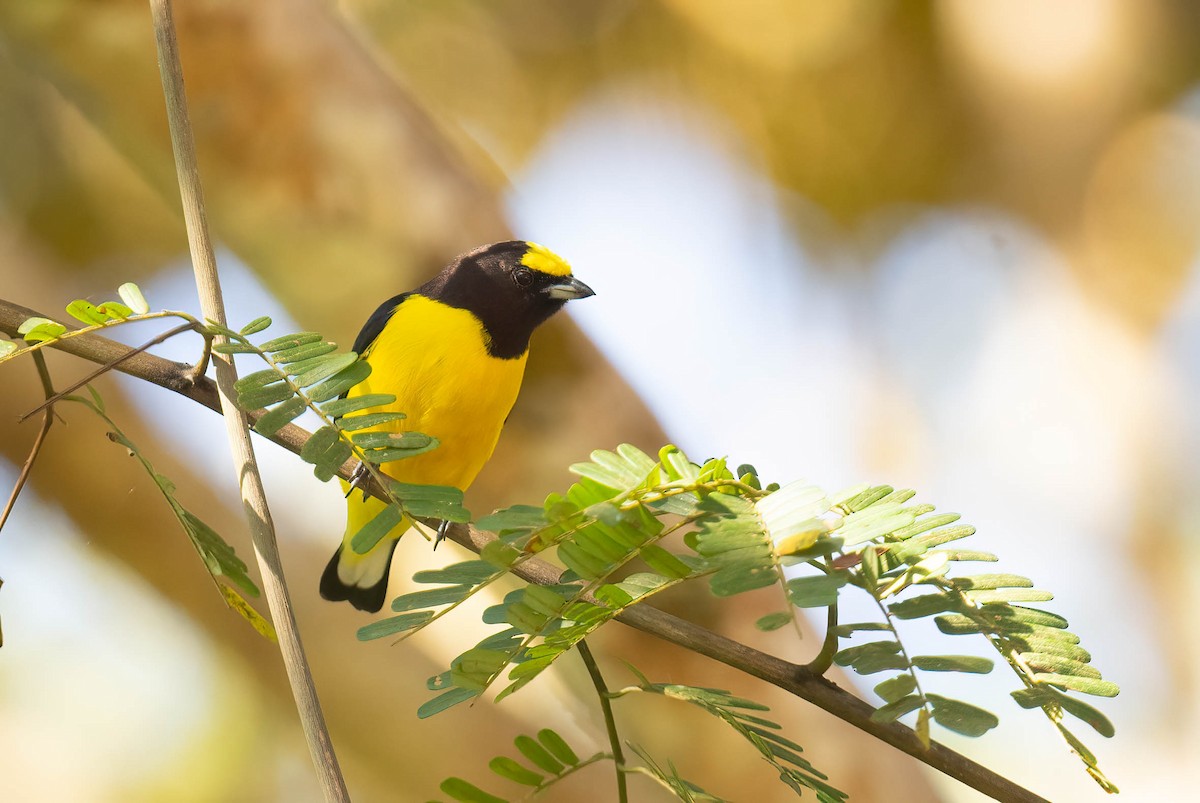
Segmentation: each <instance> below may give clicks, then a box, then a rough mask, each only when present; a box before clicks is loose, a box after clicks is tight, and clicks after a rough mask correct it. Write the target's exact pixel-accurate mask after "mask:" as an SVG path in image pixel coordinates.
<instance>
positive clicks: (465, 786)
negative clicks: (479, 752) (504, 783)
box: [439, 778, 508, 803]
mask: <svg viewBox="0 0 1200 803" xmlns="http://www.w3.org/2000/svg"><path fill="white" fill-rule="evenodd" d="M439 788H440V789H441V790H442V791H443V792H445V793H446V794H448V795H449V796H450V797H452V798H454V799H455V800H458V801H462V803H508V801H507V800H505V799H504V798H502V797H496V796H495V795H493V794H489V793H487V792H485V791H483V790H482V789H480V788H479V787H478V786H475V785H474V784H470V783H467V782H466V781H464V780H463V779H462V778H447V779H446V780H444V781H442V785H441V786H440V787H439Z"/></svg>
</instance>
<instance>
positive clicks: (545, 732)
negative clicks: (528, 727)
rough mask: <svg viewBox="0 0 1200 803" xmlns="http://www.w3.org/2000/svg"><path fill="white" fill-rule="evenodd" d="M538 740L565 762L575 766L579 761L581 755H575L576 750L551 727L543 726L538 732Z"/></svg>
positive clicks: (553, 754)
mask: <svg viewBox="0 0 1200 803" xmlns="http://www.w3.org/2000/svg"><path fill="white" fill-rule="evenodd" d="M537 738H538V741H539V742H541V743H542V746H543V747H545V748H546V749H547V750H549V751H550V754H551V755H552V756H554V757H555V758H557V759H558V760H559V761H561V762H562V763H564V764H568V765H570V766H572V767H574V766H575V765H576V764H578V763H579V756H577V755H575V751H574V750H572V749H571V747H570V746H569V745H568V744H567V743H566V741H564V740H563V737H561V736H559V735H558V734H557V733H555V732H554V731H552V730H550V729H549V728H543V729H542V730H540V731H538V733H537Z"/></svg>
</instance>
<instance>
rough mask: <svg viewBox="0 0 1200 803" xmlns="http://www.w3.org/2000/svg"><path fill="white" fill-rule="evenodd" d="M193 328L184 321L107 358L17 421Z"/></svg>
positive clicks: (36, 353)
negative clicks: (105, 361)
mask: <svg viewBox="0 0 1200 803" xmlns="http://www.w3.org/2000/svg"><path fill="white" fill-rule="evenodd" d="M195 328H196V326H195V324H191V323H185V324H182V325H180V326H176V327H175V328H174V329H168V330H167V331H165V332H163V333H162V334H161V335H158V336H157V337H154V338H152V339H150V340H147V341H146V342H145V343H143V344H142V345H140V346H138V347H137V348H134V349H130V350H129V352H128V353H126V354H122V355H121V356H120V357H116V358H115V359H112V360H109V361H108V362H107V363H105V364H104V365H101V366H100V367H99V368H97V369H96V370H95V371H92V372H91V373H90V374H88V375H87V376H85V377H84V378H83V379H80V380H79V381H78V382H73V383H72V384H70V385H68V386H67V387H66V389H64V390H60V391H59V392H58V393H55V394H54V395H53V396H51V397H50V398H48V399H46V401H44V402H42V403H41V404H39V405H38V406H37V407H34V408H33V409H32V410H30V411H29V412H27V413H24V414H22V415H21V416H20V417H19V418H18V419H17V421H18V422H21V421H24V420H25V419H26V418H29V416H31V415H33V414H35V413H38V412H40V411H42V410H44V409H46V408H47V407H49V406H50V405H52V404H54V403H55V402H56V401H58V400H59V399H61V398H62V397H63V396H69V395H70V394H72V393H74V392H75V391H77V390H79V389H80V388H81V387H83V386H84V385H86V384H88V383H89V382H91V381H92V380H93V379H95V378H96V377H98V376H100V375H101V374H105V373H108V372H109V371H111V370H113V369H114V368H116V367H117V366H118V365H120V364H121V363H123V362H124V361H125V360H128V359H129V358H130V357H132V356H134V355H135V354H141V353H142V352H144V351H145V350H146V349H148V348H150V347H151V346H157V345H158V344H159V343H162V342H165V341H167V340H170V339H171V338H172V337H175V335H181V334H183V333H184V332H187V331H191V330H194V329H195ZM41 356H42V355H41V353H40V352H34V357H38V358H40V357H41Z"/></svg>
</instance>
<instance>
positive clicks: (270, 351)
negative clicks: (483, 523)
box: [207, 317, 471, 554]
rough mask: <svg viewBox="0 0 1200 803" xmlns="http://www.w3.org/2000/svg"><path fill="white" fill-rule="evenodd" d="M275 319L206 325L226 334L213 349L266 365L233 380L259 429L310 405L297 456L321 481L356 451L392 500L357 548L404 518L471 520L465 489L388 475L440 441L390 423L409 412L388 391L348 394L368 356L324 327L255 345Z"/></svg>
mask: <svg viewBox="0 0 1200 803" xmlns="http://www.w3.org/2000/svg"><path fill="white" fill-rule="evenodd" d="M270 325H271V319H270V318H265V317H264V318H257V319H255V320H254V321H251V322H250V323H249V324H247V325H246V326H244V327H242V328H241V329H240V330H238V331H234V330H232V329H229V328H228V327H223V326H219V325H217V324H214V323H212V322H211V321H210V322H209V323H208V324H207V328H208V330H209V331H211V332H212V333H213V334H218V335H221V336H223V337H224V338H226V339H227V342H224V343H218V344H216V345H215V346H213V350H214V351H217V352H220V353H222V354H253V355H256V356H258V357H259V358H260V359H261V360H262V361H263V362H264V363H265V364H266V365H267V367H266V368H264V369H262V370H260V371H255V372H253V373H251V374H247V375H246V376H244V377H242V378H240V379H239V380H238V381H237V383H236V385H235V390H236V391H237V403H238V406H239V407H241V408H242V409H243V410H246V411H247V412H258V411H262V412H261V414H259V415H258V418H257V420H256V421H255V422H254V431H255V432H258V433H259V434H260V435H264V436H266V437H270V436H271V435H274V434H275V433H276V432H278V431H279V430H280V429H282V428H283V427H284V426H286V425H287V424H289V423H291V422H292V421H293V420H295V419H296V418H298V417H299V416H300V415H301V414H302V413H304V412H305V411H311V412H312V413H314V414H316V416H317V417H318V418H319V419H320V421H321V426H320V428H318V429H317V430H316V431H315V432H314V433H313V434H312V437H310V438H309V439H308V441H307V442H306V443H305V444H304V447H303V448H302V449H301V451H300V457H301V459H303V460H304V461H305V462H307V463H310V464H311V465H312V466H313V474H314V475H315V476H316V477H317V479H319V480H321V481H322V482H327V481H329V480H330V479H332V478H333V477H334V476H336V475H337V472H338V470H339V469H341V467H342V464H344V463H345V462H346V461H347V460H349V459H350V458H351V457H354V458H357V459H358V460H359V462H360V465H361V466H362V469H363V470H364V471H366V472H367V473H369V474H370V475H371V476H372V478H373V479H374V480H375V481H376V483H377V484H378V485H379V487H381V488H383V489H384V491H385V492H386V493H387V495H388V498H389V501H390V502H391V503H392V504H390V505H389V506H387V507H385V508H383V509H382V510H381V511H380V512H379V513H378V514H377V515H376V516H375V518H373V519H372V520H370V521H368V522H367V523H366V524H364V525H363V527H362V528H361V529H360V530H359V532H358V533H356V534H355V536H354V538H353V539H352V541H351V547H352V548H353V549H354V550H355V551H356V552H358V553H359V554H362V553H365V552H368V551H370V549H371V548H372V547H374V546H375V545H376V544H377V543H379V541H380V540H381V539H382V538H383V537H384V536H386V535H387V534H388V533H389V532H391V531H392V529H394V528H395V527H396V526H397V525H399V524H400V523H401V521H402V520H403V519H404V518H405V517H406V516H407V517H420V518H434V519H441V520H443V521H460V522H461V521H468V520H469V519H470V517H471V516H470V513H469V512H468V511H467V510H466V509H465V508H464V507H463V506H462V491H460V490H459V489H457V488H451V487H448V486H438V485H413V484H409V483H402V482H398V481H396V480H393V479H391V478H390V477H388V476H387V475H386V474H385V473H383V472H382V471H381V470H380V468H379V467H380V466H382V465H383V464H385V463H389V462H393V461H396V460H405V459H407V458H410V457H416V456H417V455H421V454H425V453H426V452H429V451H431V450H433V449H436V448H437V447H438V441H437V439H436V438H434V437H431V436H429V435H425V434H423V433H420V432H410V431H400V430H398V429H396V428H395V427H394V426H393V425H394V424H395V423H396V422H399V421H402V420H404V417H405V415H404V413H403V412H399V411H395V410H380V409H378V408H380V407H381V406H386V405H390V404H394V403H395V402H396V397H395V396H393V395H391V394H384V393H372V394H364V395H360V396H353V397H348V396H347V395H346V394H347V393H348V392H349V391H350V389H351V388H353V387H354V386H355V385H358V384H359V383H361V382H362V381H363V380H365V379H366V378H367V377H368V376H370V375H371V366H370V364H369V363H367V362H365V361H363V360H360V359H359V358H358V354H357V353H355V352H353V351H349V352H342V351H339V350H338V347H337V344H336V343H334V342H333V341H331V340H326V339H325V338H324V337H323V336H322V335H321V334H320V333H319V332H296V333H292V334H287V335H283V336H280V337H275V338H272V339H270V340H267V341H265V342H263V343H259V344H257V345H256V344H255V343H253V342H251V340H250V336H251V335H254V334H258V333H259V332H261V331H263V330H264V329H266V328H267V327H269V326H270Z"/></svg>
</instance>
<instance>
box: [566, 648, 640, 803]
mask: <svg viewBox="0 0 1200 803" xmlns="http://www.w3.org/2000/svg"><path fill="white" fill-rule="evenodd" d="M575 649H576V650H577V651H578V652H579V657H580V658H581V659H582V660H583V665H584V666H585V667H587V671H588V676H589V677H591V679H592V685H593V686H595V687H596V696H597V697H599V698H600V712H601V713H602V714H603V715H604V727H605V729H606V730H607V731H608V743H609V746H610V747H612V754H613V764H615V765H616V770H617V800H618V801H619V803H626V801H628V800H629V788H628V784H627V783H626V780H625V752H624V750H622V748H621V737H620V736H619V735H618V734H617V720H616V718H615V717H614V716H613V710H612V699H611V698H610V697H609V695H608V686H607V684H605V682H604V676H603V675H601V674H600V665H599V664H597V663H596V658H595V656H593V655H592V648H591V647H589V646H588V645H587V639H582V640H581V641H580V642H579V643H578V644H576V645H575Z"/></svg>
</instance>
